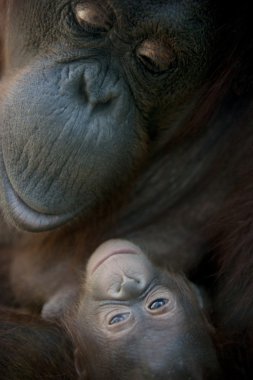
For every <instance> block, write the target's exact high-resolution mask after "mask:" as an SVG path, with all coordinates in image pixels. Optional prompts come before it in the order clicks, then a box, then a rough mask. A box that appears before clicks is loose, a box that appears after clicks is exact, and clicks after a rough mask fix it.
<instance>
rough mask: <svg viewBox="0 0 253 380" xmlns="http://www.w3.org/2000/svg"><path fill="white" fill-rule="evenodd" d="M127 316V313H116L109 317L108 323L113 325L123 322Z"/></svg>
mask: <svg viewBox="0 0 253 380" xmlns="http://www.w3.org/2000/svg"><path fill="white" fill-rule="evenodd" d="M128 317H129V313H122V314H117V315H115V316H114V317H112V318H111V319H110V322H109V324H110V325H115V324H116V323H120V322H124V321H125V320H126V319H127V318H128Z"/></svg>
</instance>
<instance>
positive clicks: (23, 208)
mask: <svg viewBox="0 0 253 380" xmlns="http://www.w3.org/2000/svg"><path fill="white" fill-rule="evenodd" d="M4 169H5V168H4ZM1 174H2V181H3V186H4V189H5V191H4V192H5V198H6V202H7V204H8V205H10V206H11V207H10V208H9V210H10V211H9V214H10V216H11V218H12V219H13V221H14V222H15V224H16V225H17V227H19V228H22V229H24V230H27V231H31V232H43V231H49V230H52V229H55V228H57V227H59V226H61V225H63V224H65V223H67V222H68V221H69V220H70V219H72V218H74V217H75V216H76V215H77V214H78V212H70V213H66V214H63V215H54V214H52V215H50V214H44V213H40V212H38V211H36V210H34V209H33V208H31V207H30V206H29V205H27V204H26V203H25V202H24V201H23V200H22V199H21V198H20V196H19V195H18V194H17V193H16V192H15V190H14V189H13V187H12V184H11V182H10V180H9V178H8V175H7V172H6V169H5V170H3V173H1Z"/></svg>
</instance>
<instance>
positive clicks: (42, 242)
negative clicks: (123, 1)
mask: <svg viewBox="0 0 253 380" xmlns="http://www.w3.org/2000/svg"><path fill="white" fill-rule="evenodd" d="M130 3H131V2H129V9H130V8H131V4H130ZM215 3H217V4H219V2H218V1H217V2H215V1H214V7H215ZM250 5H251V4H250V1H243V2H241V3H240V4H239V5H238V4H236V6H235V5H233V4H231V2H229V1H225V0H224V1H223V2H222V6H221V8H220V9H219V12H218V15H219V17H220V20H219V25H220V29H219V31H218V33H219V37H220V39H219V42H220V46H216V47H215V48H216V49H217V54H216V60H215V62H212V65H211V69H210V74H209V81H208V83H206V89H205V91H204V92H203V97H201V101H200V102H199V103H198V104H197V105H196V107H195V108H194V110H193V112H192V113H191V114H190V115H188V118H187V120H186V121H185V122H186V125H187V127H185V128H184V131H183V132H182V133H180V134H177V135H176V136H174V140H173V141H170V143H169V144H167V145H165V146H164V147H163V148H162V150H161V151H159V152H156V153H155V154H153V155H152V157H151V159H150V161H152V164H153V165H154V167H158V169H159V168H160V166H159V165H161V164H163V165H165V166H166V165H169V162H170V154H169V153H168V151H169V149H170V148H171V147H173V146H177V144H180V143H181V142H182V143H183V142H184V139H185V138H186V137H187V138H189V139H192V140H194V139H197V138H199V136H200V135H201V133H202V130H204V129H205V127H206V126H210V125H215V124H216V123H219V125H220V129H221V130H222V128H223V127H224V125H228V126H229V127H230V128H231V133H228V134H227V136H226V138H225V139H224V141H223V147H222V149H221V150H220V151H219V154H218V155H217V157H216V160H215V164H214V165H213V166H212V168H211V169H210V168H209V170H208V171H207V173H206V174H205V175H204V176H203V178H202V182H201V184H199V187H198V188H197V191H196V192H195V193H194V191H193V192H191V191H189V192H188V193H187V194H186V195H187V197H189V198H187V199H189V201H188V202H187V201H186V200H185V198H183V199H182V200H181V201H182V205H183V206H182V208H183V211H182V212H181V213H180V212H179V215H178V214H176V212H175V207H174V208H173V207H171V204H170V202H169V197H166V194H167V192H168V189H169V184H167V182H166V180H165V181H164V182H163V180H164V178H165V176H164V173H163V172H162V171H161V173H160V174H161V175H160V177H159V178H160V181H157V182H158V184H157V182H156V181H154V183H152V186H151V185H150V183H149V182H148V180H147V179H146V178H144V181H145V180H146V181H147V182H146V183H147V184H148V186H146V189H145V191H146V192H145V196H143V193H142V190H143V187H145V182H144V186H143V187H142V186H141V185H140V183H138V182H137V190H136V191H133V192H131V191H130V196H129V197H128V194H125V193H124V195H122V196H121V192H119V194H118V196H116V197H113V201H112V202H110V197H109V196H107V197H106V201H105V202H104V203H105V205H103V207H100V208H99V209H98V210H97V209H96V212H94V215H95V218H93V219H92V221H89V222H88V223H87V222H85V221H84V223H83V224H82V222H80V220H76V221H75V222H73V224H72V225H71V226H69V225H68V226H67V227H64V228H62V230H60V231H54V232H48V233H45V234H41V235H40V236H38V235H32V236H31V235H24V236H23V239H24V240H23V241H24V244H21V243H20V242H18V244H16V245H15V247H14V248H13V247H11V248H10V249H11V250H12V251H15V253H16V259H15V260H14V269H13V268H12V270H11V273H12V285H14V290H15V295H16V298H17V299H18V302H19V304H21V305H22V306H24V305H25V306H29V307H31V308H34V309H36V310H40V309H41V307H42V306H43V303H45V302H46V301H47V300H48V299H50V297H51V296H52V294H54V292H56V291H57V290H58V289H60V288H61V287H62V286H63V285H64V286H65V285H66V283H70V284H71V285H72V283H73V282H75V281H76V279H78V280H77V283H78V285H79V281H80V277H81V276H82V270H83V268H84V267H85V262H86V260H87V258H88V256H89V255H90V254H91V253H92V251H93V250H94V248H95V247H96V246H97V245H99V244H100V243H101V242H102V241H103V240H105V239H107V238H111V237H113V238H114V237H125V238H129V239H131V240H133V241H134V242H136V243H137V244H139V245H140V246H142V248H143V249H144V250H146V251H147V253H148V254H149V255H151V256H153V259H154V260H156V261H158V262H159V263H161V264H162V265H167V264H168V262H169V264H170V265H171V266H172V267H175V269H176V270H178V269H179V270H182V271H184V272H186V273H187V275H189V276H192V277H194V278H196V280H199V282H201V280H202V277H203V276H204V277H205V274H206V272H205V273H204V274H203V272H202V273H200V272H199V271H198V265H199V263H200V261H201V259H202V257H203V255H204V254H205V255H206V254H207V253H208V254H209V257H208V260H209V259H210V257H211V259H210V261H211V262H212V265H213V268H214V270H213V272H212V276H211V278H210V281H208V282H207V281H206V278H205V279H204V284H205V285H206V287H207V289H208V291H209V293H210V296H211V297H212V299H213V301H214V302H213V309H214V313H213V322H214V324H215V327H216V329H217V341H218V344H217V346H218V348H219V350H220V357H221V362H222V364H223V367H224V371H225V377H227V379H231V378H232V377H233V376H234V374H235V373H236V376H237V377H238V379H239V378H240V379H244V380H246V379H247V380H250V379H251V378H252V376H253V369H252V364H251V363H252V360H253V352H252V351H253V336H252V335H253V326H252V323H253V297H252V294H253V275H252V273H253V253H252V251H253V179H252V178H253V177H252V175H253V170H252V169H253V168H252V166H251V165H250V163H251V162H252V154H253V149H252V145H253V132H252V127H253V125H252V116H253V115H252V107H253V100H252V99H253V88H252V87H253V74H252V67H253V44H252V38H251V36H252V33H253V28H252V20H251V12H250ZM4 7H5V1H4V0H0V10H1V12H0V51H1V49H3V44H2V41H1V34H2V33H3V31H2V29H1V27H2V26H3V22H2V19H1V16H2V15H3V14H4ZM3 19H4V17H3ZM223 20H224V21H223ZM39 37H40V36H39ZM1 58H2V56H1V55H0V75H1V67H2V65H3V62H2V61H1ZM138 95H139V94H138ZM179 112H180V110H179ZM158 118H159V115H158ZM159 121H160V120H159ZM151 137H152V138H154V140H155V137H156V136H155V134H154V135H152V136H151ZM164 161H165V162H166V163H165V164H164ZM155 165H156V166H155ZM166 167H167V166H166ZM157 171H158V170H157ZM158 174H159V172H158ZM147 177H148V175H147ZM213 178H214V180H216V187H219V186H218V185H219V182H223V181H224V182H225V183H226V184H227V183H229V186H228V187H229V189H228V190H227V188H226V191H225V195H224V194H223V196H222V197H221V199H218V206H217V208H216V209H215V212H213V211H210V212H209V211H208V210H209V208H208V207H209V201H210V203H212V201H213V199H212V194H213V190H212V187H211V186H209V184H210V183H212V180H213ZM116 182H117V178H116ZM217 184H218V185H217ZM115 187H117V185H115ZM216 187H215V189H216ZM220 187H222V184H221V185H220ZM127 188H128V189H129V187H127ZM130 188H131V187H130ZM116 190H118V189H116ZM194 190H196V189H194ZM201 191H202V193H204V194H205V193H207V194H208V196H207V199H206V198H205V199H202V198H201V197H198V193H201ZM192 193H194V194H195V195H194V194H192ZM162 194H164V197H163V198H162ZM196 194H197V195H196ZM122 198H123V199H122ZM164 198H165V199H164ZM218 198H219V197H218ZM127 201H128V202H129V206H127V205H126V206H124V205H125V204H127ZM108 203H109V206H108ZM111 203H115V204H117V205H118V204H120V205H122V204H123V206H122V212H121V213H119V214H118V212H115V205H114V207H113V205H112V206H111ZM189 203H190V206H189ZM196 205H198V207H197V206H196ZM210 208H211V206H210ZM111 209H112V210H113V212H111ZM147 209H148V210H149V211H150V216H148V217H147V219H146V218H145V216H146V214H145V213H144V212H143V210H144V211H145V210H147ZM203 209H207V216H206V217H205V218H204V217H202V210H203ZM157 210H158V211H157ZM116 211H117V210H116ZM191 212H192V213H193V214H194V213H196V214H197V215H198V217H199V219H198V224H197V227H196V230H194V227H191V226H192V224H193V221H195V220H194V218H193V217H192V218H191V216H190V217H189V219H188V220H187V222H188V224H187V226H190V227H189V230H188V231H187V232H188V235H187V234H186V235H187V236H186V237H185V235H184V234H182V235H180V228H179V232H178V230H177V223H178V224H179V227H181V224H180V222H178V220H181V219H184V218H185V215H187V216H188V215H191ZM105 215H107V217H106V218H105ZM111 215H112V216H111ZM143 215H144V216H143ZM94 219H95V221H94ZM166 223H168V224H166ZM165 226H166V227H165ZM202 226H203V228H200V227H202ZM4 228H5V227H3V228H2V229H1V234H0V235H3V236H1V241H3V242H4V243H5V244H7V242H8V240H9V239H6V233H5V230H4ZM174 228H175V230H174ZM2 231H4V232H2ZM6 231H7V230H6ZM164 231H165V233H164ZM177 234H178V239H174V235H177ZM8 236H9V235H8ZM189 236H190V238H189ZM184 238H185V241H184ZM2 252H3V255H5V256H6V250H5V248H4V249H2ZM69 252H71V254H69ZM175 252H176V254H175ZM178 252H180V253H181V252H182V256H180V257H179V254H178ZM200 252H201V255H200V254H199V253H200ZM206 256H208V255H206ZM7 261H8V260H7ZM54 267H55V268H56V272H54V270H52V268H54ZM59 267H60V270H59ZM201 268H202V267H201ZM201 271H202V269H201ZM205 271H208V270H207V269H206V267H205ZM24 273H25V275H26V276H25V275H24ZM41 273H42V276H41ZM55 273H57V276H58V277H57V276H55ZM4 276H5V278H4V279H3V284H4V286H6V287H7V288H9V282H8V281H7V280H6V275H5V274H4ZM24 278H25V281H24ZM45 283H47V284H49V285H52V288H50V286H49V288H50V291H51V293H52V294H51V293H50V294H47V293H43V291H44V288H45V287H44V284H45ZM6 284H7V285H6ZM6 292H7V290H6ZM8 300H9V298H8V297H3V300H2V303H4V304H6V303H7V304H8ZM15 302H16V301H15ZM12 303H14V301H12V298H11V302H10V304H12ZM2 314H3V317H2V319H3V324H2V326H3V330H4V337H5V340H7V338H8V342H7V343H6V348H4V349H3V350H2V351H1V357H0V363H1V365H2V366H4V368H5V370H4V371H9V370H10V371H12V372H10V375H9V373H8V372H3V373H4V374H5V373H6V375H5V376H6V379H8V378H10V379H21V378H22V379H25V378H26V379H30V378H31V379H32V378H33V379H37V378H38V379H40V378H41V379H44V378H46V377H43V376H42V375H41V377H36V376H37V372H36V374H35V373H34V370H35V368H37V364H36V363H35V364H34V362H33V360H32V355H30V352H31V350H32V349H33V347H35V350H36V355H38V354H39V353H40V351H41V353H42V358H41V360H42V361H41V362H40V363H41V366H42V367H43V368H44V366H45V367H46V368H48V370H49V374H48V376H54V374H55V373H59V371H61V370H62V371H63V369H64V368H65V367H64V361H65V359H64V360H63V358H65V357H66V356H65V343H64V342H62V341H61V340H59V336H58V332H57V333H56V336H55V340H54V339H53V341H50V339H49V336H50V337H51V333H52V330H51V325H46V324H44V323H43V322H40V320H39V321H37V320H36V321H35V323H34V322H33V318H32V317H31V318H32V322H31V323H30V321H29V323H28V322H27V318H28V319H29V318H30V317H23V316H22V315H21V317H19V316H18V317H16V314H15V313H14V315H15V318H14V317H13V313H12V312H10V313H9V312H5V311H3V312H2ZM0 319H1V317H0ZM14 319H15V321H14V322H13V320H14ZM41 323H42V325H41ZM13 325H14V326H15V331H16V332H17V334H16V335H15V334H14V335H13V333H12V332H11V333H10V328H11V326H13ZM40 326H43V328H42V329H41V330H40ZM44 327H45V329H44ZM6 331H7V333H6ZM11 331H13V330H11ZM19 331H20V332H19ZM36 331H38V334H39V338H38V339H39V344H38V345H37V346H36V344H37V337H36V338H34V334H36ZM53 331H56V330H55V329H54V328H53ZM57 331H58V330H57ZM1 334H2V333H1ZM52 334H53V335H52V336H54V333H52ZM27 336H29V342H30V343H29V345H28V348H27V349H26V350H27V351H25V352H24V351H22V350H21V347H23V343H24V340H26V339H27ZM6 337H7V338H6ZM1 339H2V335H1ZM15 340H17V341H18V347H20V350H18V351H17V355H18V357H17V356H15V355H16V354H15V353H14V352H13V346H14V341H15ZM58 343H59V344H60V345H62V351H61V350H60V351H58V355H59V360H57V359H56V360H55V356H54V354H53V355H52V357H48V356H47V354H48V352H51V351H50V350H51V349H53V350H54V349H55V348H56V346H55V345H57V347H58ZM2 347H4V346H3V345H2V342H1V341H0V350H1V349H2ZM17 358H18V359H17ZM9 360H10V361H11V362H12V366H13V369H11V368H9V367H8V365H7V364H8V363H9ZM54 360H55V362H54ZM67 362H68V360H67ZM62 366H63V367H62ZM7 367H8V368H7ZM67 367H68V364H67ZM6 368H7V369H6ZM70 368H71V364H70ZM28 370H29V371H31V372H30V373H31V374H32V375H31V377H24V375H23V374H24V373H25V371H28ZM19 371H20V372H19ZM55 371H56V372H55ZM57 371H58V372H57ZM67 373H68V372H67ZM1 375H2V373H1ZM8 376H10V377H8ZM11 376H12V377H11ZM15 376H16V377H15ZM22 376H23V377H22ZM38 376H40V374H39V375H38ZM68 376H69V378H71V376H72V373H71V370H70V375H68ZM49 378H50V377H49ZM66 378H67V377H66ZM3 379H4V378H3Z"/></svg>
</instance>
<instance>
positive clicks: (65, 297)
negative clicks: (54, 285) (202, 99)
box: [41, 285, 78, 320]
mask: <svg viewBox="0 0 253 380" xmlns="http://www.w3.org/2000/svg"><path fill="white" fill-rule="evenodd" d="M77 294H78V289H77V287H75V286H72V285H69V286H67V285H66V286H64V287H63V288H62V289H60V290H59V291H58V292H56V293H55V294H54V295H53V296H52V297H51V298H49V300H48V301H47V302H46V303H45V304H44V306H43V308H42V311H41V316H42V318H43V319H46V320H62V319H63V317H64V316H65V315H66V314H67V312H68V311H69V309H71V307H72V306H73V304H74V302H75V301H76V299H77Z"/></svg>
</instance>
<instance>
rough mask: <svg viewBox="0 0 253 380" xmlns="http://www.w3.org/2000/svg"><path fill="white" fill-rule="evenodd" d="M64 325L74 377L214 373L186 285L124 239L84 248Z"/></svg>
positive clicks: (181, 378) (180, 377) (205, 332)
mask: <svg viewBox="0 0 253 380" xmlns="http://www.w3.org/2000/svg"><path fill="white" fill-rule="evenodd" d="M67 327H68V329H69V330H70V332H71V335H72V336H73V340H74V345H75V347H76V351H75V359H76V368H77V371H78V373H79V378H80V379H90V380H107V379H108V380H119V379H120V380H130V379H131V380H146V379H147V380H150V379H154V380H201V379H204V380H208V379H215V380H217V379H218V378H219V369H218V363H217V359H216V354H215V350H214V347H213V344H212V341H211V338H210V336H209V333H210V328H209V326H208V323H207V322H206V320H205V317H204V315H203V312H202V306H201V301H200V297H199V295H197V294H196V291H195V289H194V286H192V284H191V283H190V282H189V281H188V280H186V278H185V277H183V276H181V275H178V274H174V273H170V272H168V271H167V270H164V269H159V268H157V267H155V266H154V265H153V264H152V263H151V261H149V259H148V258H147V257H146V256H145V255H144V253H143V252H142V251H141V250H140V249H139V248H138V247H137V246H136V245H134V244H132V243H130V242H129V241H125V240H110V241H107V242H106V243H104V244H102V245H101V246H100V247H99V248H98V249H97V250H96V251H95V252H94V254H93V255H92V256H91V258H90V260H89V262H88V265H87V270H86V276H85V280H84V284H83V288H82V291H81V295H80V299H79V302H78V304H77V307H76V308H74V310H72V312H71V315H69V317H68V318H67Z"/></svg>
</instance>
